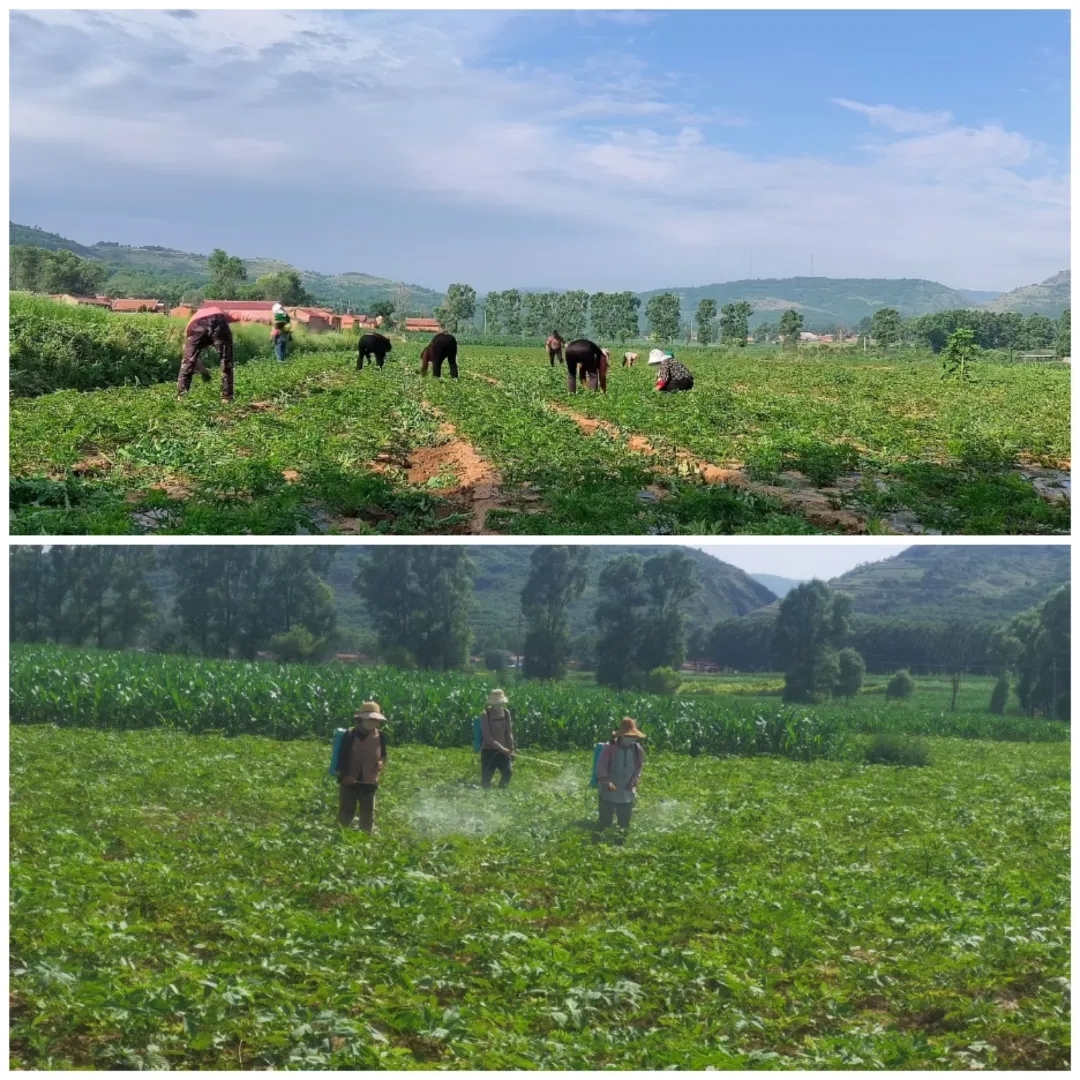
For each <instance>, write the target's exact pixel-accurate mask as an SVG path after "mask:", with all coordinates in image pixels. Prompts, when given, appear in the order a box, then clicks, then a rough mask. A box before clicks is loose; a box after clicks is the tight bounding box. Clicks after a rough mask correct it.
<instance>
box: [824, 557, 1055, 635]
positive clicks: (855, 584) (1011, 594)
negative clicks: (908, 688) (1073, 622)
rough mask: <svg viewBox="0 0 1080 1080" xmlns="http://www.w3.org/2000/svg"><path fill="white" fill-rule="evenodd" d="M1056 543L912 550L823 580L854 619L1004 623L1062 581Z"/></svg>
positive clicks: (1038, 600)
mask: <svg viewBox="0 0 1080 1080" xmlns="http://www.w3.org/2000/svg"><path fill="white" fill-rule="evenodd" d="M1069 565H1070V563H1069V549H1068V548H1067V547H1063V546H1061V545H1046V546H1042V545H1040V546H1038V547H1035V546H1028V545H1023V546H1019V545H1018V546H1008V547H1006V546H1002V545H996V544H995V545H984V544H973V545H971V546H965V547H959V546H956V547H954V546H952V545H941V546H939V545H934V546H926V547H911V548H908V549H907V550H906V551H902V552H901V553H900V554H899V555H894V556H893V557H892V558H891V559H883V560H882V561H881V562H874V563H864V564H863V565H862V566H857V567H856V568H855V569H854V570H849V571H848V572H847V573H846V574H841V575H840V577H838V578H834V579H833V580H832V581H830V582H829V586H830V588H833V589H837V590H840V591H842V592H846V593H848V594H849V595H850V596H851V597H852V598H853V599H854V609H853V610H854V612H855V614H856V615H875V616H888V617H893V618H904V619H919V620H921V619H927V620H951V619H956V618H969V619H972V620H980V621H982V620H985V621H989V622H1003V621H1004V620H1006V619H1009V618H1011V617H1012V616H1013V615H1018V614H1020V613H1021V612H1023V611H1027V610H1028V609H1029V608H1031V607H1033V606H1034V605H1036V604H1038V603H1041V602H1042V601H1043V600H1045V599H1046V597H1047V596H1048V595H1049V594H1050V593H1051V592H1053V590H1054V589H1056V588H1057V587H1058V586H1060V585H1064V584H1065V583H1066V582H1067V581H1068V580H1069Z"/></svg>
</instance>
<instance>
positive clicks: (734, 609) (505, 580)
mask: <svg viewBox="0 0 1080 1080" xmlns="http://www.w3.org/2000/svg"><path fill="white" fill-rule="evenodd" d="M360 550H361V549H356V548H347V549H344V550H342V551H340V552H339V553H338V555H337V558H336V559H335V560H334V565H333V569H332V570H331V573H330V575H329V582H330V584H331V586H332V587H333V589H334V594H335V596H336V599H337V603H338V611H339V617H340V618H341V621H342V622H343V623H345V625H346V626H352V627H356V628H360V627H363V626H365V625H366V622H367V619H366V613H365V611H364V605H363V602H362V601H361V599H360V597H359V596H358V595H357V593H356V592H355V590H354V589H353V588H352V581H353V579H354V578H355V577H356V563H357V559H358V557H359V555H360ZM669 550H670V548H664V547H639V546H636V545H634V546H630V545H614V544H613V545H610V546H609V545H606V544H605V545H604V546H603V547H602V548H600V547H593V548H592V549H591V555H590V559H589V563H590V565H589V582H588V585H587V586H586V588H585V592H584V594H583V595H582V597H581V599H580V600H578V601H577V602H576V603H575V604H574V605H573V606H572V607H571V609H570V626H571V632H572V633H573V634H574V635H578V634H586V633H591V632H593V630H594V626H593V623H592V613H593V610H594V609H595V607H596V600H597V582H598V580H599V578H600V572H601V570H602V569H603V567H604V565H605V564H606V563H607V562H608V561H610V560H611V559H613V558H615V557H617V556H619V555H626V554H636V555H639V556H641V557H642V558H643V559H647V558H649V557H650V556H652V555H657V554H663V553H664V552H666V551H669ZM683 550H684V551H685V552H686V554H687V555H688V556H689V557H690V558H691V559H692V560H693V561H694V563H695V565H696V566H697V571H698V580H699V581H700V582H701V589H700V591H699V592H698V594H697V595H696V596H695V597H693V598H692V599H691V600H690V601H688V602H687V604H686V607H685V611H686V616H687V623H688V625H689V626H690V627H691V628H693V627H697V626H701V627H704V628H708V627H711V626H712V625H713V624H714V623H716V622H717V621H718V620H720V619H725V618H734V617H735V616H738V615H745V614H747V613H749V612H751V611H755V610H757V609H758V608H762V607H764V606H766V605H767V604H771V603H772V602H773V601H774V600H775V599H776V597H775V596H774V595H773V593H771V592H770V591H769V590H768V589H767V588H766V587H765V586H764V585H761V584H760V583H758V582H757V581H755V580H754V579H753V578H751V577H750V576H749V575H748V574H745V573H743V571H742V570H739V569H738V568H737V567H734V566H731V565H729V564H728V563H725V562H721V561H720V560H719V559H716V558H714V557H713V556H711V555H707V554H706V553H705V552H703V551H699V550H698V549H697V548H684V549H683ZM532 551H533V548H532V546H531V545H516V544H515V545H487V544H485V545H483V546H476V547H472V548H470V550H469V555H470V557H471V558H472V560H473V562H474V563H475V564H476V578H475V583H474V593H473V598H474V603H475V610H474V613H473V617H472V620H471V622H472V625H473V630H474V632H475V633H476V638H477V642H478V644H481V645H483V644H488V645H494V644H496V643H499V642H500V641H504V640H506V641H507V647H509V644H510V643H509V640H507V639H510V638H511V637H513V638H516V637H517V636H519V633H520V631H521V630H522V628H523V625H524V624H523V621H522V618H521V599H520V597H521V590H522V588H523V586H524V585H525V581H526V578H527V577H528V575H529V559H530V557H531V555H532Z"/></svg>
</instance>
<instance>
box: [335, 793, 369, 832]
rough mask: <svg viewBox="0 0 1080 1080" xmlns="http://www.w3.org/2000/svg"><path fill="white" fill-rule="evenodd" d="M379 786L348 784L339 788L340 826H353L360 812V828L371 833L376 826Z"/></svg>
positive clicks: (338, 817)
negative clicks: (376, 798) (376, 804)
mask: <svg viewBox="0 0 1080 1080" xmlns="http://www.w3.org/2000/svg"><path fill="white" fill-rule="evenodd" d="M378 790H379V785H378V784H346V783H342V784H341V785H340V786H339V787H338V816H337V819H338V824H339V825H345V826H348V825H351V824H352V819H353V816H354V815H355V813H356V811H357V809H358V808H359V810H360V828H361V829H363V830H364V832H366V833H369V832H371V830H372V827H373V826H374V825H375V792H376V791H378Z"/></svg>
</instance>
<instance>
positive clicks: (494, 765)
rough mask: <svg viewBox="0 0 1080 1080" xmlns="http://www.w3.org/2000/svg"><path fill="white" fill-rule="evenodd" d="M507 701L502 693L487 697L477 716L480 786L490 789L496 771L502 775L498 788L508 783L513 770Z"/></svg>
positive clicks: (512, 746)
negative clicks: (478, 720) (482, 708)
mask: <svg viewBox="0 0 1080 1080" xmlns="http://www.w3.org/2000/svg"><path fill="white" fill-rule="evenodd" d="M509 703H510V702H509V699H508V698H507V696H506V694H505V693H504V692H503V691H502V690H492V691H491V693H490V694H488V699H487V707H486V708H485V709H484V711H483V713H481V715H480V740H481V741H480V786H481V787H483V788H489V787H491V781H492V779H493V778H494V776H495V770H496V769H498V770H499V773H500V774H501V777H502V778H501V779H500V780H499V787H501V788H504V787H506V786H507V785H508V784H509V783H510V773H511V772H512V770H513V760H514V752H515V750H516V747H515V746H514V729H513V727H512V726H511V723H510V710H509V709H508V708H507V706H508V705H509Z"/></svg>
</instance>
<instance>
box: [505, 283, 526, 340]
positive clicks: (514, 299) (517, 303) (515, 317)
mask: <svg viewBox="0 0 1080 1080" xmlns="http://www.w3.org/2000/svg"><path fill="white" fill-rule="evenodd" d="M500 307H501V308H502V321H503V327H504V329H505V330H506V332H507V334H509V335H510V336H511V337H519V336H520V335H521V330H522V327H523V326H524V321H525V320H524V313H523V311H522V307H521V293H520V292H518V290H517V289H507V291H506V292H504V293H503V294H502V296H501V297H500Z"/></svg>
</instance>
